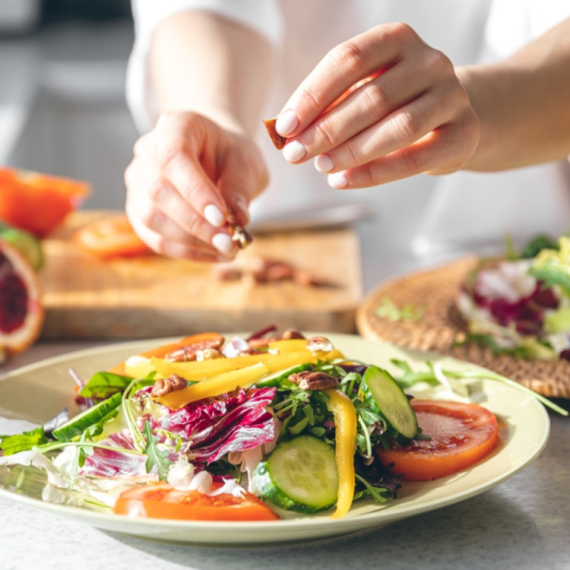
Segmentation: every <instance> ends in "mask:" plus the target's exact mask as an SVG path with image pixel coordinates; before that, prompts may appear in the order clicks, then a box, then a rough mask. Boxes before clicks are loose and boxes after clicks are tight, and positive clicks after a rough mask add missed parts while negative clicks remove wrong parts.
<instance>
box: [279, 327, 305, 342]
mask: <svg viewBox="0 0 570 570" xmlns="http://www.w3.org/2000/svg"><path fill="white" fill-rule="evenodd" d="M281 338H282V339H283V340H297V339H299V340H302V339H304V338H305V335H304V334H303V333H302V332H299V331H296V330H294V329H287V330H286V331H285V332H284V333H283V334H282V335H281Z"/></svg>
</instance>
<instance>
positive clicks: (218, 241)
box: [212, 234, 234, 253]
mask: <svg viewBox="0 0 570 570" xmlns="http://www.w3.org/2000/svg"><path fill="white" fill-rule="evenodd" d="M212 245H213V246H214V247H215V248H216V249H217V250H218V251H221V252H222V253H229V252H230V251H231V250H232V248H233V246H234V242H233V241H232V238H231V237H230V236H229V235H228V234H216V235H215V236H214V237H213V238H212Z"/></svg>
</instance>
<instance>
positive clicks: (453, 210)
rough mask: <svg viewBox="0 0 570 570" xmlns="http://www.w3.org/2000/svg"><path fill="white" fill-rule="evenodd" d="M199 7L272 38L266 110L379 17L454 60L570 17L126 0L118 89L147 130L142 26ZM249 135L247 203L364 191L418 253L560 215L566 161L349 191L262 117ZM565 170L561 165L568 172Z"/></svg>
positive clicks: (412, 2) (496, 4)
mask: <svg viewBox="0 0 570 570" xmlns="http://www.w3.org/2000/svg"><path fill="white" fill-rule="evenodd" d="M189 9H205V10H210V11H213V12H216V13H220V14H223V15H224V16H226V17H229V18H233V19H235V20H237V21H239V22H241V23H242V24H244V25H247V26H250V27H251V28H253V29H254V30H256V31H257V32H259V33H261V34H263V35H264V36H265V37H266V38H267V39H268V40H269V41H270V42H271V43H272V44H273V46H274V48H275V49H274V54H275V64H274V77H273V78H272V85H271V91H270V93H269V95H268V98H267V101H266V105H265V108H264V110H263V117H272V116H275V115H276V114H277V113H278V112H279V111H280V110H281V108H282V106H283V104H284V103H285V102H286V100H287V99H288V97H289V96H290V95H291V93H292V92H293V91H294V89H295V88H296V87H297V86H298V85H299V83H300V82H301V81H302V80H303V79H304V78H305V77H306V75H307V74H308V73H309V72H310V71H311V70H312V69H313V67H314V66H315V65H316V63H317V62H318V61H319V60H320V59H321V58H322V57H323V56H324V55H325V54H326V52H327V51H328V50H329V49H331V48H332V47H334V46H335V45H337V44H339V43H341V42H342V41H344V40H346V39H348V38H350V37H352V36H354V35H356V34H358V33H360V32H362V31H363V30H365V29H369V28H371V27H373V26H375V25H377V24H379V23H382V22H394V21H400V22H406V23H408V24H410V25H411V26H412V27H413V28H414V29H415V30H416V31H417V32H418V33H419V35H420V36H421V37H422V38H423V39H424V40H425V41H426V42H427V43H428V44H430V45H431V46H433V47H435V48H437V49H440V50H441V51H443V52H444V53H445V54H446V55H447V56H448V57H450V59H451V60H452V61H453V63H454V64H455V65H462V64H468V63H476V62H489V61H493V60H497V59H500V58H504V57H506V56H508V55H509V54H511V53H513V52H514V51H516V50H517V49H519V48H520V47H521V46H523V45H524V44H526V43H527V42H528V41H530V40H531V39H533V38H535V37H537V36H539V35H540V34H542V33H544V32H545V31H546V30H548V29H549V28H550V27H552V26H553V25H555V24H556V23H558V22H560V21H562V20H563V19H564V18H566V17H569V16H570V2H561V1H560V0H429V1H427V0H369V1H366V0H162V1H160V2H159V1H157V0H133V13H134V17H135V29H136V40H135V45H134V48H133V52H132V55H131V58H130V63H129V72H128V77H127V98H128V101H129V105H130V108H131V110H132V113H133V116H134V118H135V121H136V122H137V125H138V126H139V128H140V130H141V131H143V132H144V131H147V130H149V129H150V128H152V125H153V124H154V122H155V121H156V119H157V116H158V112H157V105H156V99H155V94H154V92H153V89H152V85H151V83H150V81H149V78H148V77H149V75H148V73H147V55H148V51H149V46H150V41H151V37H152V33H153V31H154V29H155V28H156V27H157V25H158V24H159V23H160V22H161V21H163V20H164V19H165V18H167V17H169V16H171V15H172V14H175V13H176V12H179V11H183V10H189ZM258 142H259V145H260V147H261V148H262V151H263V153H264V156H265V159H266V161H267V164H268V167H269V172H270V175H271V178H272V182H271V183H270V186H269V188H268V190H267V191H266V192H265V193H264V194H263V195H262V196H261V197H260V198H259V199H258V200H256V203H254V212H253V213H254V216H256V217H262V216H263V215H265V214H271V213H274V212H275V211H283V210H287V209H294V208H295V207H298V206H300V205H308V204H315V203H316V204H319V203H328V202H330V201H331V200H349V201H362V202H366V203H368V204H370V205H371V207H373V208H375V209H376V210H377V211H378V214H379V215H380V216H381V217H382V221H383V231H381V233H380V235H379V240H380V241H381V240H382V239H386V238H388V237H389V238H390V239H391V240H392V241H393V242H397V243H398V246H397V247H402V248H407V247H410V246H411V247H412V248H413V249H414V250H415V251H416V252H417V253H419V254H433V253H434V252H437V251H438V250H440V249H442V250H449V249H450V248H452V249H455V250H461V249H466V250H468V249H473V248H480V247H481V246H482V245H485V244H486V243H490V244H496V243H498V242H502V240H503V238H504V236H505V234H506V233H507V232H509V233H510V234H511V235H512V236H513V238H514V239H515V240H516V239H517V238H519V239H523V238H525V237H528V236H529V235H532V234H534V233H537V232H539V231H542V232H548V233H550V234H552V235H555V234H557V233H562V232H563V231H565V230H566V229H567V227H568V226H569V225H570V190H569V188H570V172H569V171H570V168H568V164H567V163H565V164H547V165H541V166H536V167H531V168H525V169H520V170H516V171H509V172H504V173H471V172H458V173H455V174H452V175H447V176H443V177H431V176H426V175H420V176H415V177H413V178H410V179H406V180H402V181H398V182H395V183H391V184H386V185H384V186H381V187H376V188H371V189H365V190H354V191H349V192H346V191H345V192H343V191H337V190H332V189H331V188H330V187H329V186H328V185H327V184H326V177H325V175H323V174H321V173H318V172H317V171H316V170H315V169H314V167H313V165H312V163H311V162H309V163H306V164H303V165H295V166H293V165H290V164H288V163H287V162H286V161H285V160H284V159H283V158H282V157H281V155H280V153H278V152H276V151H275V149H274V148H273V147H272V145H271V143H270V141H269V138H268V137H267V135H266V134H265V132H263V129H262V128H260V133H259V137H258ZM566 174H568V176H567V177H566Z"/></svg>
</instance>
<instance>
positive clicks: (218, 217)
mask: <svg viewBox="0 0 570 570" xmlns="http://www.w3.org/2000/svg"><path fill="white" fill-rule="evenodd" d="M204 217H205V218H206V220H208V222H209V223H210V224H212V225H213V226H215V227H217V228H219V227H220V226H221V225H223V223H224V222H225V219H226V217H225V216H224V214H222V212H221V210H220V209H219V208H218V207H217V206H214V204H210V205H208V206H206V207H205V208H204Z"/></svg>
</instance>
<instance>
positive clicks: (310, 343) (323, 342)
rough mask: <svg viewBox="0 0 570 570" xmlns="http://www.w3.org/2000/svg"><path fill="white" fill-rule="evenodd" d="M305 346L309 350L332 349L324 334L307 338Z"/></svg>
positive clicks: (322, 350)
mask: <svg viewBox="0 0 570 570" xmlns="http://www.w3.org/2000/svg"><path fill="white" fill-rule="evenodd" d="M307 348H308V349H309V350H310V351H311V352H332V351H333V350H334V346H333V344H332V342H331V341H330V340H329V339H328V338H326V337H324V336H314V337H312V338H310V339H309V340H307Z"/></svg>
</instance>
